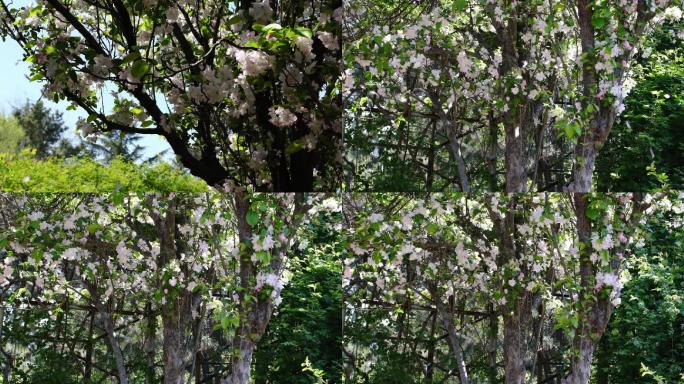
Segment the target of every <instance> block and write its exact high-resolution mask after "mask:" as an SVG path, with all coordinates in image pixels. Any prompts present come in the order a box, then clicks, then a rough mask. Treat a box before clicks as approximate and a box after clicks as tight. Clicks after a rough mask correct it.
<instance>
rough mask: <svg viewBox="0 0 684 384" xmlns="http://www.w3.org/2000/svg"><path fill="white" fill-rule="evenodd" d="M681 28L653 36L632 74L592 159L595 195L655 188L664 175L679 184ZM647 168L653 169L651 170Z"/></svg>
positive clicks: (683, 114)
mask: <svg viewBox="0 0 684 384" xmlns="http://www.w3.org/2000/svg"><path fill="white" fill-rule="evenodd" d="M681 29H682V23H681V22H679V23H668V24H666V25H665V28H663V29H662V30H660V31H658V32H657V33H655V34H654V36H653V38H652V41H649V43H648V44H647V46H646V49H647V50H648V51H647V52H650V55H644V56H648V57H642V58H641V59H640V60H639V63H638V64H637V65H636V66H635V68H634V71H633V75H632V76H633V77H634V81H635V82H636V84H635V86H634V89H633V90H632V92H631V93H630V95H629V96H628V97H627V100H626V105H625V108H626V109H625V112H624V114H623V115H622V116H621V118H620V121H619V122H618V123H617V124H616V125H615V128H614V130H613V133H612V134H611V136H610V137H609V138H608V141H607V142H606V146H605V148H604V154H603V155H602V156H600V157H599V158H598V162H597V165H596V168H597V183H598V184H597V187H598V189H599V190H613V191H637V190H646V189H648V188H657V187H659V186H660V180H658V178H656V177H654V176H653V172H655V173H658V174H664V175H666V176H667V178H668V179H669V180H668V182H669V184H670V186H671V187H672V188H673V189H682V186H683V185H684V175H683V174H682V172H683V171H682V170H684V155H682V154H683V153H684V150H683V148H682V145H684V136H683V135H684V130H683V129H682V127H684V123H682V122H684V99H682V94H684V39H682V38H681V36H680V35H678V34H679V33H680V32H679V31H680V30H681ZM651 165H653V167H654V169H652V170H651V171H650V169H651Z"/></svg>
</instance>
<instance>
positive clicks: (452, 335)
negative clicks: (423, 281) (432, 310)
mask: <svg viewBox="0 0 684 384" xmlns="http://www.w3.org/2000/svg"><path fill="white" fill-rule="evenodd" d="M429 289H430V294H431V295H432V301H433V303H434V304H435V307H436V308H437V314H438V315H439V318H440V320H441V322H442V326H443V327H444V329H445V330H446V332H447V342H448V343H449V347H450V348H451V352H452V353H453V354H454V357H455V358H456V368H457V369H458V376H459V379H460V381H461V383H460V384H468V383H470V380H469V379H468V370H467V368H466V364H465V357H464V356H463V349H462V347H461V340H460V337H459V334H458V331H457V330H456V326H455V325H454V318H453V316H452V314H451V313H449V311H448V310H447V308H446V307H445V305H444V303H442V300H441V297H440V296H439V295H438V292H437V287H436V286H435V285H434V284H430V286H429Z"/></svg>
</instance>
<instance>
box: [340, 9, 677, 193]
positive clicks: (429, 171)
mask: <svg viewBox="0 0 684 384" xmlns="http://www.w3.org/2000/svg"><path fill="white" fill-rule="evenodd" d="M347 4H348V6H347V12H346V15H347V17H346V19H345V43H346V46H347V48H348V49H347V50H346V51H345V56H344V60H345V63H346V71H345V74H344V76H345V81H344V83H345V91H346V96H345V98H346V102H347V104H348V105H349V106H350V108H348V110H347V112H346V113H347V119H346V120H345V124H346V129H347V134H346V135H345V136H346V137H347V139H346V141H347V144H346V148H345V149H346V158H347V160H348V164H347V169H348V172H349V173H350V174H351V175H353V176H355V177H356V180H355V183H356V186H355V187H354V188H356V189H369V188H374V189H376V190H377V189H383V188H385V187H386V184H387V183H390V185H393V186H396V185H394V184H391V183H393V182H394V183H395V184H396V183H397V182H396V181H395V180H397V179H400V182H399V184H400V187H401V188H402V189H416V188H418V189H421V190H440V189H443V188H452V189H453V188H456V189H458V190H462V191H468V190H471V189H484V190H490V191H501V190H505V191H507V192H522V191H528V190H539V191H549V190H550V191H561V190H567V191H570V192H590V191H592V175H593V171H594V164H595V161H596V157H597V156H598V154H599V152H600V150H601V147H602V146H603V145H604V143H605V142H606V139H607V138H608V136H609V134H610V132H611V129H612V126H613V124H614V122H615V120H616V119H617V118H618V116H619V114H620V113H621V112H622V110H623V109H624V99H625V96H626V95H627V93H628V92H629V90H630V89H631V87H632V86H633V81H632V80H631V79H630V76H629V71H630V63H632V62H633V60H634V59H635V58H637V57H639V56H640V55H648V52H647V51H646V50H642V49H641V47H642V43H643V41H644V39H645V36H647V34H648V32H649V31H650V30H652V29H653V28H658V27H659V26H660V25H662V23H664V22H667V21H668V20H673V21H676V20H680V19H681V17H682V10H681V7H682V2H681V1H679V0H674V1H669V0H621V1H617V0H616V1H612V0H595V1H591V0H577V1H567V0H539V1H536V0H535V1H489V0H488V1H471V0H455V1H437V2H418V3H415V2H408V1H392V2H390V3H387V4H386V2H376V1H373V0H353V1H350V2H349V3H347ZM378 21H379V22H378ZM680 36H681V34H680ZM388 173H389V176H388V177H387V179H389V180H385V179H383V175H387V174H388ZM391 178H394V180H392V179H391ZM401 184H403V185H401ZM393 190H396V188H395V189H393Z"/></svg>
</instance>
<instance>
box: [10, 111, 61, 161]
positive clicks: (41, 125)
mask: <svg viewBox="0 0 684 384" xmlns="http://www.w3.org/2000/svg"><path fill="white" fill-rule="evenodd" d="M12 116H14V118H15V119H16V121H17V123H18V124H19V126H20V127H21V129H22V130H23V131H24V134H25V142H24V143H23V146H24V147H31V148H33V149H35V151H36V156H37V157H38V158H43V157H47V156H49V155H51V154H52V153H53V150H54V149H55V146H56V144H58V143H59V141H60V139H62V136H63V134H64V132H65V131H66V126H65V125H64V121H63V120H62V114H61V113H59V112H57V111H51V110H50V109H49V108H47V107H46V106H45V105H44V104H43V102H42V101H40V100H38V101H36V102H35V103H32V102H30V101H28V100H27V101H26V102H25V103H24V105H22V106H20V107H17V108H15V109H14V111H13V112H12Z"/></svg>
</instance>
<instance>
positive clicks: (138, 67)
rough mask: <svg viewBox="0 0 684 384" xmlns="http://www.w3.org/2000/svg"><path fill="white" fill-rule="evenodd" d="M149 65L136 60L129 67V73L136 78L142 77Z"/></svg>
mask: <svg viewBox="0 0 684 384" xmlns="http://www.w3.org/2000/svg"><path fill="white" fill-rule="evenodd" d="M149 70H150V66H149V65H148V64H147V62H145V61H142V60H140V61H136V62H135V63H133V66H132V67H131V75H133V76H134V77H136V78H138V79H142V77H143V76H145V74H147V72H149Z"/></svg>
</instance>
